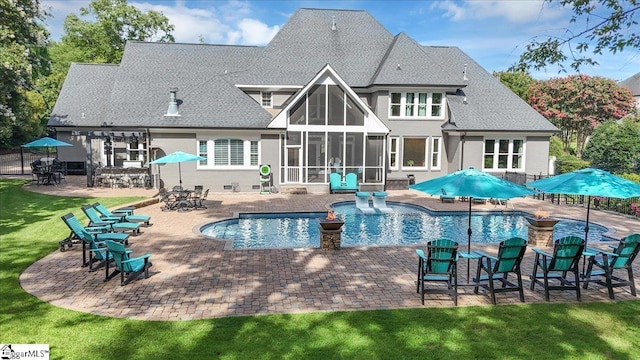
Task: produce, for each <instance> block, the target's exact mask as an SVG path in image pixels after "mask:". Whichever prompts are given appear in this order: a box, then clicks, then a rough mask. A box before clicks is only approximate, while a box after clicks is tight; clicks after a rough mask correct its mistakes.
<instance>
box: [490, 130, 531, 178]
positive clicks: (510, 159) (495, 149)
mask: <svg viewBox="0 0 640 360" xmlns="http://www.w3.org/2000/svg"><path fill="white" fill-rule="evenodd" d="M489 140H493V141H494V143H493V153H492V154H493V166H492V167H485V163H484V158H485V156H486V155H487V149H486V146H487V141H489ZM500 140H507V141H509V144H508V145H507V152H506V153H503V155H504V154H506V156H507V167H506V168H500V167H498V166H499V165H498V164H499V157H500V152H499V150H500ZM514 140H520V141H522V153H521V159H520V167H519V168H513V155H514V153H513V141H514ZM526 154H527V138H526V136H525V137H518V136H496V137H485V138H484V139H482V158H481V161H482V170H484V171H516V172H523V171H525V170H526V166H525V164H526Z"/></svg>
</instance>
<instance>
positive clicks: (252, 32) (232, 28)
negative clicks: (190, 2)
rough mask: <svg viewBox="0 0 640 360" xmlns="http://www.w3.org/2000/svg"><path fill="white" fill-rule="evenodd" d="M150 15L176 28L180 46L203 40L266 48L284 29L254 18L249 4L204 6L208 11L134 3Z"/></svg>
mask: <svg viewBox="0 0 640 360" xmlns="http://www.w3.org/2000/svg"><path fill="white" fill-rule="evenodd" d="M130 4H131V5H134V6H136V7H137V8H139V9H141V10H143V11H147V10H156V11H160V12H162V13H163V14H164V15H165V16H166V17H167V18H168V19H169V22H170V23H171V24H173V25H174V26H175V30H174V31H173V36H174V37H175V39H176V42H198V41H199V39H200V37H202V38H203V39H204V41H205V42H206V43H213V44H221V43H222V44H230V45H234V44H241V45H265V44H267V43H268V42H269V41H270V40H271V38H273V36H274V35H275V34H276V33H277V32H278V30H279V29H280V27H279V26H278V25H275V26H273V27H269V26H268V25H267V24H265V23H263V22H261V21H259V20H256V19H253V18H251V17H250V15H251V8H250V6H249V4H248V3H247V2H241V1H229V2H224V3H223V2H204V3H199V4H200V5H205V6H206V7H200V8H195V7H187V6H185V3H184V2H182V1H178V2H176V3H175V4H173V5H167V3H160V4H150V3H130Z"/></svg>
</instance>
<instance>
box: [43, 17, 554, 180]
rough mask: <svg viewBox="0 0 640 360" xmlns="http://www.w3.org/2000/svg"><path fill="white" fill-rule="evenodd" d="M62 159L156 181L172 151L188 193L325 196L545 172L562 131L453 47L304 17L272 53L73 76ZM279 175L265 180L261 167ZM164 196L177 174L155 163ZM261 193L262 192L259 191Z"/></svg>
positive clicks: (223, 53) (191, 58)
mask: <svg viewBox="0 0 640 360" xmlns="http://www.w3.org/2000/svg"><path fill="white" fill-rule="evenodd" d="M48 125H49V127H52V128H54V129H55V130H56V131H57V134H58V138H60V139H61V140H64V141H68V142H72V143H75V144H77V145H78V146H74V147H73V148H61V149H59V157H60V158H61V160H64V161H67V162H69V164H73V165H75V167H76V168H83V169H84V170H85V171H87V183H88V185H93V180H92V174H93V172H94V171H95V168H96V166H100V167H114V168H130V167H138V168H146V167H148V165H147V163H148V162H149V161H151V160H154V159H156V158H158V157H160V156H162V155H165V154H169V153H172V152H174V151H178V150H180V151H185V152H189V153H193V154H198V155H200V156H203V157H205V158H206V160H202V161H198V162H191V163H183V164H181V171H182V180H183V183H184V186H186V187H193V186H194V185H196V184H198V185H204V186H205V188H210V189H211V190H212V191H224V190H227V191H232V189H233V190H240V191H260V190H261V181H260V180H261V173H263V174H264V173H270V175H268V176H270V179H269V181H270V183H269V185H273V186H275V187H276V188H278V189H286V188H291V187H294V188H300V187H304V188H306V189H307V190H308V191H310V192H328V190H329V188H328V184H329V175H330V174H331V173H332V172H338V173H340V174H341V175H343V176H344V175H346V174H347V173H355V174H357V176H358V182H359V185H360V187H361V188H364V189H371V190H376V189H383V188H385V187H387V188H392V186H393V185H394V184H400V185H402V186H406V184H407V177H408V176H409V175H411V176H412V177H413V178H415V180H416V181H422V180H426V179H430V178H433V177H437V176H441V175H444V174H447V173H450V172H453V171H456V170H459V169H462V168H468V167H475V168H478V169H482V170H483V171H487V172H491V173H494V174H498V175H499V174H501V173H504V172H505V171H510V172H520V173H528V174H547V170H548V148H549V146H548V145H549V137H550V136H551V135H552V134H553V133H555V132H556V131H557V128H556V127H555V126H553V125H552V124H551V123H549V122H548V121H547V120H546V119H545V118H544V117H542V116H541V115H540V114H538V113H537V112H536V111H535V110H534V109H533V108H531V107H530V106H529V105H527V104H526V103H525V102H524V101H523V100H521V99H520V98H519V97H518V96H517V95H515V94H514V93H513V92H512V91H510V90H509V89H508V88H507V87H505V86H503V85H502V84H501V83H500V82H499V81H498V80H497V79H495V78H494V77H493V76H492V75H491V74H489V73H488V72H487V71H486V70H484V69H483V68H482V67H481V66H479V65H478V64H477V63H476V62H475V61H474V60H473V59H471V58H470V57H469V56H468V55H466V54H465V53H464V52H463V51H461V50H460V49H459V48H457V47H441V46H424V45H421V44H419V43H417V42H416V41H415V40H413V39H412V38H411V37H409V36H408V35H406V34H404V33H400V34H397V35H395V36H394V35H393V34H391V33H390V32H389V31H388V30H386V29H385V28H384V27H383V26H382V25H381V24H380V23H379V22H378V21H377V20H376V19H375V18H373V17H372V16H371V15H370V14H369V13H367V12H366V11H353V10H327V9H299V10H297V11H296V12H295V13H294V14H293V15H292V16H291V18H290V19H289V21H288V22H287V23H286V24H285V25H284V26H283V27H282V29H281V30H280V31H279V32H278V34H277V35H276V36H275V37H274V38H273V39H272V40H271V42H270V43H269V44H268V45H267V46H264V47H253V46H229V45H206V44H177V43H150V42H135V41H132V42H128V43H127V45H126V47H125V51H124V56H123V58H122V61H121V62H120V64H112V65H102V64H78V63H74V64H72V66H71V68H70V70H69V73H68V75H67V78H66V80H65V82H64V85H63V87H62V90H61V92H60V96H59V98H58V100H57V102H56V105H55V107H54V109H53V112H52V115H51V118H50V120H49V123H48ZM265 169H266V170H270V171H264V172H263V170H265ZM148 171H149V173H150V175H152V176H153V178H155V179H158V178H159V179H160V182H161V183H160V184H154V185H164V186H167V187H170V186H172V185H176V184H177V183H178V171H177V167H176V166H173V165H163V166H157V165H151V166H150V167H149V169H148ZM262 190H264V189H262Z"/></svg>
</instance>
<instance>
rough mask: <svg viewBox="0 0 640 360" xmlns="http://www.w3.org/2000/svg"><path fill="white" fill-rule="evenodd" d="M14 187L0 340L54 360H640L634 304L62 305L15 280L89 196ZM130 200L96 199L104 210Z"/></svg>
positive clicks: (2, 206)
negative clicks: (243, 308) (239, 312)
mask: <svg viewBox="0 0 640 360" xmlns="http://www.w3.org/2000/svg"><path fill="white" fill-rule="evenodd" d="M21 185H22V182H21V181H13V180H11V181H9V180H2V181H0V211H1V213H0V236H1V238H0V343H9V344H11V343H14V344H18V343H19V344H24V343H26V344H30V343H31V344H33V343H45V344H49V345H50V349H51V358H52V359H61V358H64V359H302V358H304V359H418V358H430V359H466V358H477V359H496V358H505V359H508V358H514V359H516V358H519V359H589V358H591V359H640V301H627V302H620V303H591V304H579V305H562V304H559V305H558V304H556V305H548V304H531V305H529V304H524V305H513V306H505V305H500V306H485V307H461V308H447V309H440V308H439V309H433V308H431V309H428V308H426V309H412V310H388V311H382V310H381V311H357V312H327V313H312V314H301V315H269V316H250V317H234V318H225V319H213V320H193V321H178V322H159V321H137V320H122V319H112V318H107V317H102V316H95V315H91V314H86V313H79V312H75V311H71V310H65V309H60V308H57V307H54V306H51V305H49V304H48V303H44V302H41V301H40V300H38V299H37V298H34V297H32V296H31V295H29V294H27V293H25V292H24V291H23V290H22V288H21V287H20V284H19V283H18V275H19V274H20V272H22V271H23V270H24V269H25V268H26V267H28V266H29V265H30V264H31V263H33V262H34V261H36V260H38V259H40V258H42V257H43V256H45V255H47V254H49V253H51V252H52V251H58V250H57V247H58V241H60V240H61V239H63V238H64V236H65V235H66V233H67V230H66V227H65V225H64V223H63V222H62V220H60V216H62V215H64V214H65V213H67V212H70V211H73V212H74V213H75V214H76V215H77V216H79V215H80V214H82V212H81V211H80V206H81V205H83V204H85V203H88V202H93V201H96V199H89V200H88V199H83V198H67V197H56V196H49V195H41V194H35V193H31V192H27V191H24V190H22V188H21ZM134 200H135V199H134V198H101V199H99V201H100V202H102V203H104V204H105V205H107V206H108V207H111V206H116V205H119V204H123V203H129V202H132V201H134ZM81 220H83V221H84V218H81ZM185 231H186V230H185ZM78 271H84V270H80V269H78ZM416 296H417V295H416Z"/></svg>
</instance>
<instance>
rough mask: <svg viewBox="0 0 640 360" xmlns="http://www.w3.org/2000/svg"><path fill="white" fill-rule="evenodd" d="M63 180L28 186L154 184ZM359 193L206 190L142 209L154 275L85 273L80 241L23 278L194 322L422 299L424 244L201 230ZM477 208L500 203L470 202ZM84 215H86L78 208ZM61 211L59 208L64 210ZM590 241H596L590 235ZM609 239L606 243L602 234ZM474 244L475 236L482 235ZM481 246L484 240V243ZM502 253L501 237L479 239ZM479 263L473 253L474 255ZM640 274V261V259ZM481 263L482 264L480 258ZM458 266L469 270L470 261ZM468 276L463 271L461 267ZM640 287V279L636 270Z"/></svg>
mask: <svg viewBox="0 0 640 360" xmlns="http://www.w3.org/2000/svg"><path fill="white" fill-rule="evenodd" d="M68 181H69V183H68V184H66V185H63V186H55V187H54V186H47V187H45V186H26V188H29V189H30V190H34V191H39V192H45V193H53V194H60V195H64V194H73V195H75V196H83V195H84V196H125V195H127V196H128V195H131V194H132V193H137V194H141V195H143V196H153V195H154V194H155V191H153V190H135V189H133V190H132V189H113V190H111V189H91V188H89V189H87V188H84V187H83V185H82V181H83V179H82V178H80V179H77V180H76V182H75V183H74V181H73V179H71V180H68ZM352 199H353V195H348V194H345V195H328V194H307V195H287V194H271V195H260V194H256V193H251V194H249V193H209V197H208V201H207V202H206V205H207V206H208V209H206V210H194V211H190V212H163V211H161V210H160V204H153V205H150V206H147V207H144V208H141V209H139V210H138V211H137V212H138V213H141V214H148V215H151V222H152V225H151V226H149V227H145V228H143V229H142V232H141V234H140V235H138V236H132V237H131V240H130V246H129V247H130V249H132V250H133V255H134V256H135V255H141V254H144V253H150V254H152V257H151V259H152V262H153V267H152V268H151V269H150V273H151V274H150V275H151V276H150V278H148V279H144V278H143V277H141V278H139V279H138V280H136V281H133V282H132V283H130V284H129V285H126V286H120V282H119V279H113V280H111V281H109V282H103V279H104V269H101V270H99V271H96V272H88V268H86V267H81V262H82V261H81V259H82V254H81V253H82V251H81V247H80V246H79V245H76V246H74V247H72V248H71V249H69V250H67V251H65V252H60V251H55V252H53V253H51V254H49V255H48V256H46V257H44V258H43V259H41V260H39V261H37V262H36V263H34V264H33V265H32V266H30V267H29V268H28V269H27V270H26V271H25V272H24V273H22V274H21V276H20V282H21V285H22V287H23V288H24V289H25V291H27V292H29V293H30V294H33V295H34V296H37V297H38V298H39V299H41V300H43V301H47V302H49V303H51V304H53V305H55V306H60V307H63V308H67V309H73V310H77V311H82V312H89V313H93V314H99V315H104V316H111V317H120V318H132V319H143V320H188V319H206V318H218V317H226V316H241V315H255V314H274V313H300V312H312V311H346V310H372V309H396V308H420V307H423V305H421V303H420V295H419V294H417V293H416V288H415V276H416V271H417V256H416V255H415V249H416V246H369V247H350V248H349V247H346V248H344V247H343V248H342V249H341V250H337V251H331V250H321V249H262V250H258V249H256V250H233V249H229V246H228V245H227V244H225V242H223V241H219V240H215V239H210V238H205V237H204V236H202V235H200V234H199V232H198V229H199V228H200V227H201V226H202V225H204V224H206V223H209V222H213V221H216V220H220V219H223V218H228V217H232V216H233V215H234V214H236V213H237V212H276V211H314V210H318V211H325V210H326V209H327V208H328V207H329V205H330V204H331V203H333V202H338V201H343V200H352ZM389 200H390V201H400V202H408V203H413V204H418V205H423V206H426V207H428V208H431V209H436V210H437V209H440V210H460V211H465V210H466V208H467V206H468V203H461V202H456V203H452V204H451V203H445V204H443V203H441V202H440V201H439V200H438V199H437V198H432V197H429V196H426V195H423V194H421V193H418V192H415V191H410V190H397V191H389ZM473 206H474V209H481V208H486V209H489V210H500V209H504V207H498V208H496V207H494V206H493V205H473ZM540 207H541V208H543V209H544V210H547V211H550V212H551V214H552V215H554V216H562V217H569V218H575V219H579V220H582V219H584V217H585V213H586V209H585V208H583V207H572V206H558V205H552V204H549V203H545V202H542V201H537V200H532V199H515V200H512V201H510V203H509V208H508V209H518V210H525V211H528V212H531V213H533V212H535V210H536V209H537V208H540ZM77 214H78V215H79V214H81V210H80V209H78V211H77ZM60 215H63V214H60ZM591 219H592V221H593V222H594V223H598V224H601V225H605V226H607V227H609V228H610V229H613V230H614V231H615V234H614V236H615V237H616V238H620V237H621V236H624V235H626V234H628V233H631V232H640V220H639V219H638V218H632V217H627V216H619V215H614V214H611V213H606V212H603V211H599V210H592V214H591ZM591 245H593V244H591ZM601 245H604V244H601ZM474 246H476V245H474ZM478 246H481V245H478ZM482 247H483V250H485V251H487V252H490V253H495V252H496V250H497V249H496V248H497V246H496V245H487V246H482ZM533 258H534V253H533V252H532V251H531V250H527V253H526V255H525V261H524V263H523V274H525V275H526V276H524V277H523V279H524V285H525V287H526V289H525V299H526V303H535V302H544V297H543V290H542V288H539V287H536V289H535V290H534V291H530V290H529V289H528V287H529V284H530V282H529V279H528V274H529V273H530V272H531V267H532V263H533ZM471 264H472V267H474V266H475V261H472V263H471ZM635 265H636V266H635V268H634V269H635V271H636V274H640V269H638V267H640V261H637V260H636V262H635ZM474 269H475V267H474ZM459 274H466V261H461V262H460V267H459ZM461 277H462V276H461ZM636 286H637V287H639V288H640V283H638V280H636ZM460 294H461V295H460V297H459V306H472V305H486V306H492V305H490V300H489V297H488V296H487V294H485V293H484V291H483V290H480V294H478V295H476V294H473V289H472V288H462V289H460ZM615 295H616V301H625V300H637V298H636V297H633V296H632V295H631V294H630V291H629V288H628V287H627V288H618V289H616V290H615ZM497 301H498V304H499V305H500V304H520V302H519V300H518V297H517V293H506V294H498V295H497ZM582 301H583V302H592V301H603V302H607V301H611V300H609V298H608V295H607V291H606V288H604V287H602V286H599V285H596V284H592V285H591V286H590V287H589V289H587V290H583V291H582ZM551 302H576V298H575V292H567V293H564V292H558V291H556V292H552V294H551ZM424 306H427V307H451V306H453V302H452V301H451V299H450V298H449V297H448V296H446V295H431V296H427V300H426V302H425V305H424Z"/></svg>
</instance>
